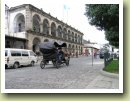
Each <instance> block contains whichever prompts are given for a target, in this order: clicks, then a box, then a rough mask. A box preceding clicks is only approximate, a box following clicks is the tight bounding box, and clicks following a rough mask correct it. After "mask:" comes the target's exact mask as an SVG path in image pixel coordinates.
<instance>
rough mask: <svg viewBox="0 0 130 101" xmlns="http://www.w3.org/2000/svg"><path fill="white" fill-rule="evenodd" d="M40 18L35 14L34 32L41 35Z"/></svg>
mask: <svg viewBox="0 0 130 101" xmlns="http://www.w3.org/2000/svg"><path fill="white" fill-rule="evenodd" d="M40 21H41V19H40V16H39V15H37V14H35V15H34V16H33V31H35V32H38V33H40V30H41V29H40Z"/></svg>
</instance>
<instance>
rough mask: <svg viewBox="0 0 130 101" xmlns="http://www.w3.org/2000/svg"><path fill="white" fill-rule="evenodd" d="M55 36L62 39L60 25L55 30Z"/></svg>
mask: <svg viewBox="0 0 130 101" xmlns="http://www.w3.org/2000/svg"><path fill="white" fill-rule="evenodd" d="M57 34H58V37H59V38H62V27H61V26H60V25H59V26H58V28H57Z"/></svg>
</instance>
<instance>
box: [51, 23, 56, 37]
mask: <svg viewBox="0 0 130 101" xmlns="http://www.w3.org/2000/svg"><path fill="white" fill-rule="evenodd" d="M51 35H52V36H54V37H56V24H55V23H54V22H52V23H51Z"/></svg>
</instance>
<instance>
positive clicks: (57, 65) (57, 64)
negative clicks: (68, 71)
mask: <svg viewBox="0 0 130 101" xmlns="http://www.w3.org/2000/svg"><path fill="white" fill-rule="evenodd" d="M55 67H56V68H57V69H58V68H59V67H60V65H59V62H58V61H56V62H55Z"/></svg>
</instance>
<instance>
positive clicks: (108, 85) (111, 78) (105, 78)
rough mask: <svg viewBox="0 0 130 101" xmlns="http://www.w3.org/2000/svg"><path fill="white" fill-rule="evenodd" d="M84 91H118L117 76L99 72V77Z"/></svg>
mask: <svg viewBox="0 0 130 101" xmlns="http://www.w3.org/2000/svg"><path fill="white" fill-rule="evenodd" d="M86 89H119V75H118V74H113V73H108V72H105V71H103V70H101V72H100V75H99V76H97V77H96V78H95V79H94V80H93V81H92V82H90V84H89V85H88V86H87V87H86Z"/></svg>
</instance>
